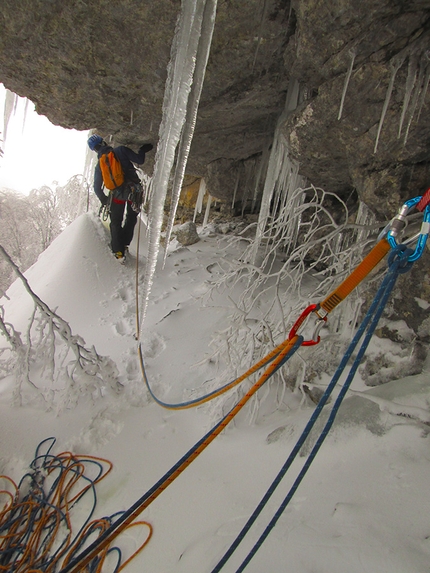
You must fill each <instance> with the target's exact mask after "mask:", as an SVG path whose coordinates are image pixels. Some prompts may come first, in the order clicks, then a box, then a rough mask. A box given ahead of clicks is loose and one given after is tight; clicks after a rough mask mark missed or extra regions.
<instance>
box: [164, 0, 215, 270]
mask: <svg viewBox="0 0 430 573" xmlns="http://www.w3.org/2000/svg"><path fill="white" fill-rule="evenodd" d="M216 4H217V0H207V1H206V4H205V8H204V13H203V20H202V24H201V32H200V38H199V44H198V46H197V53H196V62H195V70H194V79H193V83H192V85H191V91H190V95H189V97H188V104H187V112H186V117H185V124H184V127H183V130H182V133H181V139H180V143H179V150H178V156H177V159H176V169H175V176H174V179H173V187H172V198H171V202H170V211H169V220H168V222H167V228H166V239H165V249H164V260H163V266H164V263H165V261H166V257H167V247H168V244H169V242H170V237H171V234H172V228H173V225H174V222H175V215H176V211H177V208H178V203H179V196H180V194H181V188H182V182H183V180H184V174H185V168H186V165H187V161H188V155H189V152H190V147H191V142H192V139H193V135H194V128H195V125H196V119H197V110H198V107H199V102H200V95H201V93H202V88H203V81H204V78H205V72H206V65H207V62H208V58H209V52H210V47H211V43H212V35H213V29H214V24H215V14H216Z"/></svg>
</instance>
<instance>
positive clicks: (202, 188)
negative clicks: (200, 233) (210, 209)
mask: <svg viewBox="0 0 430 573" xmlns="http://www.w3.org/2000/svg"><path fill="white" fill-rule="evenodd" d="M205 193H206V182H205V180H204V179H203V178H202V179H200V186H199V193H198V195H197V201H196V206H195V207H194V217H193V222H194V223H195V222H196V217H197V213H201V212H202V210H203V197H204V196H205Z"/></svg>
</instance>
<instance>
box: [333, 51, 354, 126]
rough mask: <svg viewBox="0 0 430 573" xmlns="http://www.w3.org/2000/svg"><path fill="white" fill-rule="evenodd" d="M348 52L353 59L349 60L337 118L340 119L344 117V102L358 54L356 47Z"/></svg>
mask: <svg viewBox="0 0 430 573" xmlns="http://www.w3.org/2000/svg"><path fill="white" fill-rule="evenodd" d="M348 54H349V56H350V58H351V60H350V62H349V67H348V71H347V73H346V77H345V84H344V86H343V92H342V98H341V100H340V106H339V114H338V116H337V119H340V118H341V117H342V111H343V104H344V103H345V96H346V92H347V90H348V85H349V80H350V79H351V74H352V70H353V68H354V61H355V56H356V55H357V50H356V49H355V48H352V49H351V50H349V52H348Z"/></svg>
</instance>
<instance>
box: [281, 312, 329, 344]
mask: <svg viewBox="0 0 430 573" xmlns="http://www.w3.org/2000/svg"><path fill="white" fill-rule="evenodd" d="M318 308H319V305H318V304H310V305H309V306H308V307H307V308H306V309H305V310H304V311H303V312H302V314H301V315H300V316H299V318H298V319H297V320H296V322H295V323H294V326H293V328H292V329H291V330H290V334H289V335H288V340H291V339H292V338H293V337H294V336H296V335H297V331H298V330H299V328H300V327H301V326H302V324H303V323H304V321H305V320H306V319H307V317H308V316H309V315H310V313H311V312H314V311H315V310H317V309H318ZM321 320H323V321H324V322H325V321H326V320H327V317H324V318H323V319H321ZM320 340H321V337H320V336H318V337H317V339H316V340H304V341H303V342H302V346H314V345H315V344H318V343H319V341H320Z"/></svg>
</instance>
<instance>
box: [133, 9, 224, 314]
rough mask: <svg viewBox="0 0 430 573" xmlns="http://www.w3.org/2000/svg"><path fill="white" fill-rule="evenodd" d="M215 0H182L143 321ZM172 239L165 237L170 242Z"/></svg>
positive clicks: (177, 184)
mask: <svg viewBox="0 0 430 573" xmlns="http://www.w3.org/2000/svg"><path fill="white" fill-rule="evenodd" d="M216 4H217V2H216V0H183V1H182V7H181V13H180V17H179V20H178V23H177V28H176V32H175V37H174V41H173V44H172V51H171V60H170V63H169V66H168V75H167V82H166V88H165V93H164V102H163V118H162V122H161V125H160V131H159V143H158V147H157V153H156V161H155V168H154V176H153V182H152V188H153V191H152V196H151V201H150V206H149V214H148V219H149V229H148V256H147V266H146V272H145V282H144V285H143V289H142V314H141V316H142V322H143V320H144V319H145V315H146V309H147V304H148V299H149V295H150V292H151V287H152V282H153V277H154V273H155V268H156V265H157V259H158V253H159V245H160V233H161V227H162V222H163V216H164V204H165V201H166V195H167V187H168V183H169V178H170V173H171V170H172V167H173V163H174V160H175V152H176V149H177V146H178V143H179V142H180V144H179V151H178V157H177V160H176V165H177V168H176V173H175V176H174V189H173V197H172V205H171V210H170V220H169V225H168V231H167V234H168V236H169V235H170V232H171V228H172V226H173V221H174V217H175V211H176V206H177V203H178V197H179V192H180V189H181V185H182V179H183V175H184V172H185V166H186V162H187V158H188V152H189V149H190V145H191V140H192V136H193V132H194V126H195V121H196V115H197V108H198V104H199V99H200V93H201V89H202V85H203V79H204V74H205V70H206V63H207V59H208V55H209V49H210V45H211V41H212V32H213V27H214V22H215V13H216ZM167 243H168V240H166V244H167Z"/></svg>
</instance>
